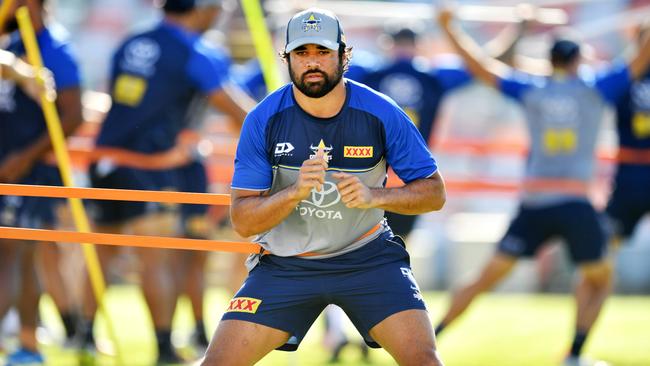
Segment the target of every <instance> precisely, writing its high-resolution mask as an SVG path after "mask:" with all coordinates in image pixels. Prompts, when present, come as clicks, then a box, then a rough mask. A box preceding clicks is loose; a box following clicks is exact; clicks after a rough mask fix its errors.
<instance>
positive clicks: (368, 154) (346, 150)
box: [343, 146, 373, 158]
mask: <svg viewBox="0 0 650 366" xmlns="http://www.w3.org/2000/svg"><path fill="white" fill-rule="evenodd" d="M372 155H373V154H372V146H344V147H343V157H344V158H372Z"/></svg>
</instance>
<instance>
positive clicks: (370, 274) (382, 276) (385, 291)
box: [330, 237, 426, 348]
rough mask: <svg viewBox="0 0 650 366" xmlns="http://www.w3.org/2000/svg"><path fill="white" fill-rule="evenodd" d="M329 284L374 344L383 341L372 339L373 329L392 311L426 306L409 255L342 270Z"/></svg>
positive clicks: (355, 323) (334, 298)
mask: <svg viewBox="0 0 650 366" xmlns="http://www.w3.org/2000/svg"><path fill="white" fill-rule="evenodd" d="M393 240H399V238H397V237H395V238H394V239H393ZM393 245H396V246H397V245H399V244H393ZM397 249H399V248H397ZM330 287H331V289H330V292H331V294H332V302H333V303H335V304H336V305H338V306H340V307H341V308H342V309H343V310H344V311H345V312H346V314H347V315H348V317H349V318H350V320H351V321H352V323H353V324H354V325H355V327H356V328H357V330H358V331H359V333H361V335H362V336H363V338H364V340H365V341H366V343H367V344H368V345H369V346H370V347H373V348H378V347H379V346H380V344H377V342H375V340H374V339H372V337H371V336H370V334H369V332H370V329H372V328H373V327H375V326H376V325H377V324H379V323H380V322H382V321H384V320H385V319H387V318H388V317H390V316H392V315H393V314H397V313H400V312H403V311H405V310H412V309H417V310H426V306H425V303H424V299H423V297H422V294H421V293H420V289H419V286H418V284H417V282H416V280H415V277H414V276H413V273H412V271H411V268H410V265H409V262H408V260H407V259H404V260H399V261H395V262H392V263H384V264H379V265H377V266H376V267H375V268H371V269H365V270H360V271H354V272H350V273H342V274H339V275H338V276H337V277H336V278H334V279H333V281H332V282H331V283H330Z"/></svg>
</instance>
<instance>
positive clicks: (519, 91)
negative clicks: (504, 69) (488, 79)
mask: <svg viewBox="0 0 650 366" xmlns="http://www.w3.org/2000/svg"><path fill="white" fill-rule="evenodd" d="M497 85H498V88H499V90H500V91H501V92H502V93H503V94H505V95H507V96H509V97H511V98H514V99H515V100H517V101H519V102H521V100H522V98H523V95H524V92H525V91H526V90H528V89H529V88H530V87H532V86H533V81H532V80H531V78H530V76H528V75H526V74H523V73H517V72H515V73H513V74H512V75H508V76H507V77H504V78H499V79H498V80H497Z"/></svg>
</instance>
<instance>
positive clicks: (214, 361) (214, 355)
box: [201, 320, 289, 366]
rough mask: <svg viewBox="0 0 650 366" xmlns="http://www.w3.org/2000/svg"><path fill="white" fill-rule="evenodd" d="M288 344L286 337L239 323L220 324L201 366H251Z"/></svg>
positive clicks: (254, 325) (275, 330)
mask: <svg viewBox="0 0 650 366" xmlns="http://www.w3.org/2000/svg"><path fill="white" fill-rule="evenodd" d="M288 340H289V333H287V332H284V331H282V330H279V329H275V328H271V327H267V326H265V325H261V324H257V323H251V322H248V321H243V320H222V321H221V322H220V323H219V326H218V327H217V330H216V331H215V334H214V336H213V337H212V341H211V342H210V346H209V347H208V350H207V351H206V353H205V359H204V360H203V362H202V363H201V365H205V366H208V365H210V366H212V365H224V366H236V365H245V366H248V365H253V364H255V363H256V362H257V361H259V360H261V359H262V357H264V356H265V355H266V354H267V353H269V352H271V351H273V350H274V349H276V348H278V347H280V346H282V345H283V344H285V343H286V342H287V341H288Z"/></svg>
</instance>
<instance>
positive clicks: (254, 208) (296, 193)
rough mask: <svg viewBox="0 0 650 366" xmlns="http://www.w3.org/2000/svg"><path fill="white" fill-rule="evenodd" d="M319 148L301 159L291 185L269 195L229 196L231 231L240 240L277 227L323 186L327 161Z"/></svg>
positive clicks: (244, 192) (236, 193) (238, 193)
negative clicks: (309, 155)
mask: <svg viewBox="0 0 650 366" xmlns="http://www.w3.org/2000/svg"><path fill="white" fill-rule="evenodd" d="M324 156H325V153H324V151H323V148H320V149H319V150H318V152H317V153H316V156H315V157H314V158H312V159H309V160H305V161H304V162H303V164H302V166H301V167H300V171H299V173H298V179H297V180H296V182H295V183H294V184H293V185H290V186H288V187H287V188H285V189H283V190H281V191H279V192H276V193H274V194H269V191H263V192H258V191H250V190H242V189H234V188H233V190H232V193H231V203H230V219H231V221H232V226H233V228H234V229H235V231H236V232H237V233H238V234H239V235H241V236H244V237H247V236H251V235H256V234H261V233H263V232H265V231H268V230H271V229H272V228H274V227H275V226H277V225H279V224H280V223H281V222H282V221H283V220H284V219H286V218H287V216H289V215H290V214H291V212H293V210H295V208H296V206H297V205H298V204H299V203H300V201H302V200H303V199H305V198H307V196H309V194H310V193H311V191H312V190H313V189H315V190H317V191H319V190H321V189H322V187H323V184H325V171H326V170H327V162H326V160H325V158H324Z"/></svg>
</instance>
